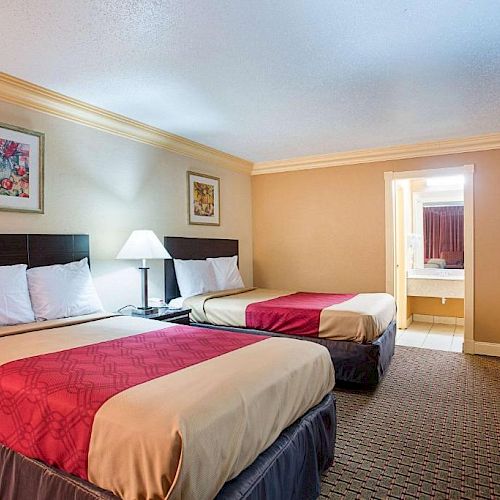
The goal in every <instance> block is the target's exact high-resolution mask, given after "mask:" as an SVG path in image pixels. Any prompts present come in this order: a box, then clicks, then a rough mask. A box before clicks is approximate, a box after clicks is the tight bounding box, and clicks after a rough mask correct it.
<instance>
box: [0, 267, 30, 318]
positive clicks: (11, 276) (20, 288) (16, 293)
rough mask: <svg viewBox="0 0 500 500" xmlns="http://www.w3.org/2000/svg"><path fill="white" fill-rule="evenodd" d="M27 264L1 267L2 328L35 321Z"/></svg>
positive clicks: (0, 299)
mask: <svg viewBox="0 0 500 500" xmlns="http://www.w3.org/2000/svg"><path fill="white" fill-rule="evenodd" d="M27 267H28V266H27V265H26V264H17V265H15V266H2V267H0V326H3V325H16V324H17V323H30V322H32V321H35V315H34V313H33V309H32V308H31V302H30V295H29V293H28V282H27V280H26V268H27Z"/></svg>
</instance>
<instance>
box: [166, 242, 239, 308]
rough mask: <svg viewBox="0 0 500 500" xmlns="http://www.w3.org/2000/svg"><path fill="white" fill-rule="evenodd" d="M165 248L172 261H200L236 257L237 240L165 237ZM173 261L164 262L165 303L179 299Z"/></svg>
mask: <svg viewBox="0 0 500 500" xmlns="http://www.w3.org/2000/svg"><path fill="white" fill-rule="evenodd" d="M164 245H165V248H166V249H167V250H168V253H169V254H170V255H171V256H172V258H173V259H183V260H191V259H193V260H202V259H207V258H208V257H232V256H233V255H238V240H224V239H217V238H178V237H175V236H165V238H164ZM179 295H180V292H179V287H178V286H177V278H176V276H175V269H174V261H173V260H172V259H166V260H165V302H168V301H169V300H171V299H174V298H175V297H179Z"/></svg>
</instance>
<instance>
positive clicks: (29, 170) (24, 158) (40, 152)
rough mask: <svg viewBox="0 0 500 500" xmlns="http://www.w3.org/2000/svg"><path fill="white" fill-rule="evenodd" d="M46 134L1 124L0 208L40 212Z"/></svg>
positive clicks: (41, 210) (41, 208)
mask: <svg viewBox="0 0 500 500" xmlns="http://www.w3.org/2000/svg"><path fill="white" fill-rule="evenodd" d="M44 145H45V135H44V134H43V133H41V132H34V131H33V130H26V129H24V128H19V127H14V126H12V125H6V124H4V123H0V210H10V211H15V212H36V213H43V160H44Z"/></svg>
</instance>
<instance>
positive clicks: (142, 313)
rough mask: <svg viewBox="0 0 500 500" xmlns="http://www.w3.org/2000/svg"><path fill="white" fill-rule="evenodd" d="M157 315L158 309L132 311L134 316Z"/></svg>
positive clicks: (144, 308) (147, 308)
mask: <svg viewBox="0 0 500 500" xmlns="http://www.w3.org/2000/svg"><path fill="white" fill-rule="evenodd" d="M157 313H158V308H157V307H138V308H137V309H134V310H133V311H132V316H150V315H151V314H157Z"/></svg>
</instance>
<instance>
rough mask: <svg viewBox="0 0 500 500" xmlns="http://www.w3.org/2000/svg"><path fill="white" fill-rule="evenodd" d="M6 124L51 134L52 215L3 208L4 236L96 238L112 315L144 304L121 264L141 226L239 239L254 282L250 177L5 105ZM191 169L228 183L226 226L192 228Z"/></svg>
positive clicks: (96, 258)
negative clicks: (125, 246) (36, 234)
mask: <svg viewBox="0 0 500 500" xmlns="http://www.w3.org/2000/svg"><path fill="white" fill-rule="evenodd" d="M0 122H4V123H9V124H13V125H18V126H21V127H26V128H29V129H33V130H38V131H41V132H45V134H46V156H45V214H44V215H38V214H23V213H9V212H2V211H0V232H1V233H25V232H26V233H33V232H39V233H88V234H90V241H91V259H92V273H93V275H94V278H95V282H96V286H97V289H98V292H99V295H100V296H101V298H102V300H103V303H104V306H105V307H106V308H107V309H108V310H114V309H116V308H117V307H120V306H123V305H125V304H131V303H132V304H138V303H139V302H140V277H139V274H138V271H137V270H136V268H135V266H136V263H134V262H124V261H116V260H114V257H115V255H116V254H117V252H118V250H119V249H120V247H121V245H122V244H123V243H124V241H125V240H126V238H127V237H128V235H129V234H130V232H131V231H132V230H134V229H141V228H145V229H152V230H154V231H155V233H156V234H157V236H158V237H160V238H162V236H164V235H174V236H199V237H213V238H237V239H239V240H240V255H241V270H242V275H243V279H244V280H245V283H247V284H251V283H252V234H251V233H252V227H251V217H252V212H251V182H250V177H249V176H248V175H245V174H239V173H235V172H232V171H229V170H226V169H222V168H217V167H214V166H212V165H208V164H203V163H202V162H199V161H197V160H192V159H189V158H185V157H181V156H178V155H175V154H172V153H169V152H168V151H165V150H162V149H158V148H154V147H151V146H148V145H145V144H141V143H138V142H134V141H131V140H127V139H123V138H120V137H117V136H113V135H111V134H107V133H104V132H100V131H97V130H94V129H92V128H89V127H85V126H81V125H77V124H75V123H72V122H69V121H65V120H62V119H59V118H55V117H51V116H48V115H44V114H42V113H38V112H36V111H31V110H27V109H24V108H21V107H17V106H14V105H10V104H6V103H2V102H0ZM187 170H195V171H198V172H205V173H209V174H212V175H216V176H218V177H220V178H221V226H220V227H207V226H190V225H188V224H187V200H186V197H187V194H186V193H187V187H186V171H187ZM150 264H151V267H152V270H151V276H150V288H151V289H150V296H151V297H163V295H164V294H163V272H162V262H155V261H151V262H150Z"/></svg>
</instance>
